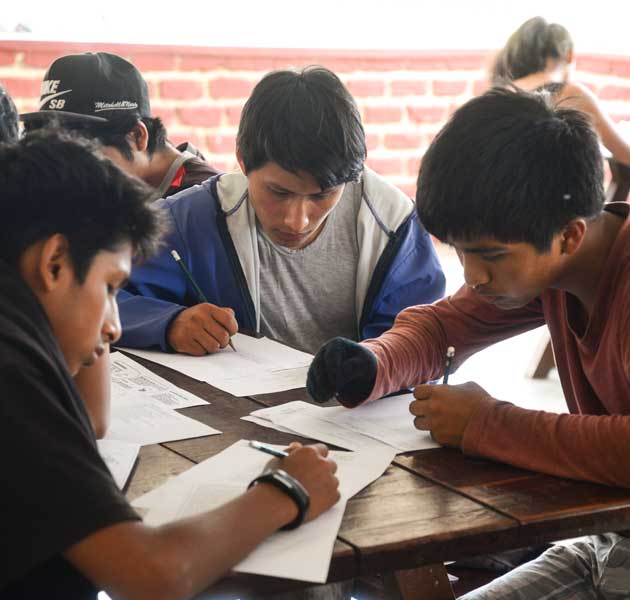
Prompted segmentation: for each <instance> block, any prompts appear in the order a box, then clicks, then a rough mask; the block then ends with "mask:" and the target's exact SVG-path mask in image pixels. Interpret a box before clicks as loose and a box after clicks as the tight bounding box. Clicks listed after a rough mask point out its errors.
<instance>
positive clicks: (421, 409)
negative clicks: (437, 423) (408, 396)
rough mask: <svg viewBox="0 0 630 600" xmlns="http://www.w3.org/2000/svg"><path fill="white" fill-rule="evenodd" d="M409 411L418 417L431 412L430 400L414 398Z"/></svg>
mask: <svg viewBox="0 0 630 600" xmlns="http://www.w3.org/2000/svg"><path fill="white" fill-rule="evenodd" d="M409 412H410V413H411V414H412V415H416V416H417V417H423V416H425V415H426V414H427V413H428V412H429V400H414V401H413V402H412V403H411V404H410V405H409Z"/></svg>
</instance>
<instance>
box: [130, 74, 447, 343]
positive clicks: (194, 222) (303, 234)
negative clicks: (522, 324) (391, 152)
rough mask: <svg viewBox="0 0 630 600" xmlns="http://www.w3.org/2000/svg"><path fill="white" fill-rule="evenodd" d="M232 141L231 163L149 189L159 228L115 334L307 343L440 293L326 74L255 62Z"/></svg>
mask: <svg viewBox="0 0 630 600" xmlns="http://www.w3.org/2000/svg"><path fill="white" fill-rule="evenodd" d="M236 145H237V159H238V163H239V165H240V167H241V171H242V173H230V174H223V175H219V176H217V177H214V178H212V179H209V180H208V181H206V182H204V183H203V184H202V185H201V186H197V187H194V188H192V189H189V190H186V191H184V192H181V193H179V194H176V195H174V196H172V197H170V198H168V199H164V200H161V201H159V203H158V205H159V206H160V207H161V208H162V209H163V210H164V212H165V213H166V215H167V217H168V219H169V221H170V226H171V227H170V229H171V232H170V235H169V237H168V238H167V241H166V244H165V245H164V246H163V248H162V251H161V252H160V253H159V254H158V255H157V256H156V257H155V258H153V259H152V260H150V261H149V262H148V263H146V264H144V265H143V266H141V267H139V268H138V269H136V270H134V274H133V276H132V278H131V280H130V283H129V285H128V286H127V288H126V290H125V291H124V292H122V293H121V294H120V296H119V308H120V314H121V319H122V323H123V330H124V334H123V337H122V340H121V344H123V345H127V346H132V347H151V346H159V347H160V348H162V349H163V350H165V351H171V350H174V351H176V352H183V353H187V354H192V355H202V354H206V353H213V352H216V351H218V350H219V349H220V348H223V347H225V346H226V345H227V344H228V342H229V338H230V336H231V335H233V334H234V333H236V331H237V330H238V329H239V328H241V329H246V330H251V331H255V332H257V333H262V334H264V335H267V336H269V337H272V338H274V339H277V340H279V341H282V342H284V343H287V344H289V345H292V346H294V347H297V348H300V349H302V350H305V351H311V352H313V351H314V350H316V349H317V348H318V347H319V346H320V345H321V344H322V343H323V342H325V341H326V340H327V339H329V338H331V337H334V336H338V335H343V336H345V337H348V338H350V339H354V340H361V339H364V338H368V337H375V336H378V335H379V334H380V333H382V332H383V331H385V330H387V329H388V328H390V327H391V326H392V324H393V321H394V318H395V316H396V315H397V313H398V312H400V311H401V310H402V309H404V308H406V307H408V306H410V305H415V304H423V303H430V302H433V301H434V300H436V299H438V298H440V297H441V296H442V295H443V293H444V275H443V273H442V269H441V267H440V264H439V261H438V259H437V256H436V254H435V250H434V248H433V244H432V241H431V238H430V236H429V235H428V234H427V232H426V231H425V230H424V228H423V227H422V225H421V224H420V222H419V221H418V219H417V216H416V215H415V211H414V206H413V203H412V201H411V200H410V199H409V198H407V197H406V196H405V195H404V194H403V193H402V192H401V191H399V190H398V189H397V188H395V187H394V186H392V185H390V184H388V183H387V182H386V181H384V180H383V179H382V178H381V177H380V176H379V175H377V174H376V173H374V172H373V171H371V170H370V169H368V168H366V167H365V166H364V161H365V158H366V145H365V134H364V131H363V126H362V124H361V118H360V115H359V111H358V108H357V106H356V104H355V102H354V100H353V98H352V96H351V95H350V94H349V92H348V91H347V89H346V88H345V87H344V85H343V84H342V83H341V81H340V80H339V78H338V77H337V76H336V75H335V74H334V73H332V72H331V71H329V70H327V69H325V68H323V67H308V68H306V69H304V70H302V71H300V72H295V71H277V72H272V73H269V74H268V75H266V76H265V77H264V78H263V79H262V80H261V81H260V82H259V83H258V85H257V86H256V87H255V89H254V91H253V93H252V95H251V97H250V98H249V100H248V101H247V103H246V104H245V107H244V109H243V113H242V117H241V122H240V126H239V131H238V136H237V144H236ZM172 250H176V251H177V252H178V253H179V255H180V256H181V257H182V259H183V261H184V263H185V264H186V265H187V266H188V268H189V270H190V271H191V272H192V275H193V277H194V279H195V280H196V281H197V283H198V284H199V286H200V288H201V289H202V291H203V293H204V295H205V296H206V298H207V299H208V302H206V303H201V304H199V303H198V297H197V294H196V293H195V290H194V289H192V287H191V285H190V283H189V282H188V280H187V279H186V278H185V277H184V275H183V274H182V272H181V270H180V269H179V267H178V265H177V264H176V263H175V262H174V260H173V258H172V257H171V251H172Z"/></svg>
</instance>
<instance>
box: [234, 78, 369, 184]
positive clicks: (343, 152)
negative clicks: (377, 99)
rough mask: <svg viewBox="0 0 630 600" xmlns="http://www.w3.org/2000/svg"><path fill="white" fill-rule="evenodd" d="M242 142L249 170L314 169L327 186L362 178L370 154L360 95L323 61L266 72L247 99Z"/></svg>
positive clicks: (239, 144)
mask: <svg viewBox="0 0 630 600" xmlns="http://www.w3.org/2000/svg"><path fill="white" fill-rule="evenodd" d="M236 147H237V148H238V149H239V152H240V154H241V157H242V159H243V162H244V165H245V171H246V173H249V172H250V171H255V170H256V169H259V168H260V167H262V166H264V165H265V164H266V163H268V162H274V163H276V164H278V165H279V166H280V167H281V168H283V169H284V170H286V171H289V172H291V173H298V171H304V172H306V173H309V174H310V175H312V176H313V177H314V178H315V179H316V180H317V182H318V183H319V185H320V187H321V188H322V189H327V188H331V187H334V186H337V185H340V184H342V183H347V182H349V181H357V180H358V179H359V178H360V176H361V173H362V171H363V163H364V161H365V158H366V156H367V150H366V146H365V132H364V131H363V125H362V124H361V116H360V114H359V109H358V108H357V105H356V103H355V102H354V99H353V98H352V96H351V95H350V92H348V90H347V89H346V88H345V86H344V85H343V83H342V82H341V80H340V79H339V78H338V77H337V76H336V75H335V74H334V73H333V72H332V71H329V70H328V69H325V68H324V67H319V66H310V67H306V68H305V69H303V70H301V71H289V70H287V71H274V72H271V73H268V74H267V75H265V76H264V77H263V78H262V79H261V80H260V82H259V83H258V84H257V85H256V87H255V88H254V90H253V92H252V94H251V96H250V97H249V99H248V100H247V102H246V103H245V106H244V108H243V112H242V115H241V120H240V124H239V128H238V135H237V138H236Z"/></svg>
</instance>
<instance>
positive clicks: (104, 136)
mask: <svg viewBox="0 0 630 600" xmlns="http://www.w3.org/2000/svg"><path fill="white" fill-rule="evenodd" d="M140 121H142V123H144V124H145V126H146V128H147V131H148V134H149V138H148V142H147V152H148V153H149V156H153V154H154V153H155V152H156V151H159V150H162V149H163V148H164V147H165V145H166V141H167V133H166V128H165V127H164V123H162V119H160V118H159V117H142V118H140V117H138V116H137V115H122V116H120V117H118V118H116V119H110V120H109V121H107V122H98V121H88V120H87V119H86V120H82V119H76V118H68V117H64V115H63V113H60V115H59V117H58V118H57V119H54V120H53V119H51V118H50V117H48V116H46V117H42V118H41V119H39V118H32V119H29V120H28V121H26V122H25V123H24V131H25V132H27V133H28V132H31V131H36V130H38V129H41V128H42V127H46V126H48V125H50V124H53V125H54V126H56V127H60V128H61V129H64V130H65V131H71V132H74V133H77V134H79V135H81V136H83V137H85V138H87V139H89V140H97V141H98V142H100V143H101V144H102V145H103V146H111V147H113V148H116V149H117V150H118V151H119V152H120V153H121V154H122V155H123V156H124V157H125V158H126V159H127V160H133V154H132V152H131V147H130V146H129V142H128V140H127V135H128V134H129V133H130V132H131V131H133V129H134V127H135V126H136V125H137V124H138V123H139V122H140Z"/></svg>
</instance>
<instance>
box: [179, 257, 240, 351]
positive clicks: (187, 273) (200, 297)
mask: <svg viewBox="0 0 630 600" xmlns="http://www.w3.org/2000/svg"><path fill="white" fill-rule="evenodd" d="M171 256H172V257H173V260H175V262H176V263H177V264H178V265H179V268H180V269H181V270H182V272H183V273H184V275H185V276H186V279H188V281H189V282H190V285H192V287H193V289H194V290H195V294H197V299H198V300H199V302H205V303H206V304H207V303H208V299H207V298H206V295H205V294H204V293H203V291H202V289H201V288H200V287H199V286H198V285H197V282H196V281H195V280H194V278H193V276H192V273H191V272H190V271H189V270H188V268H187V267H186V265H185V264H184V261H183V260H182V257H181V256H180V255H179V252H177V250H171ZM228 344H229V345H230V348H232V350H234V352H236V348H235V347H234V344H233V343H232V338H229V339H228Z"/></svg>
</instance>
